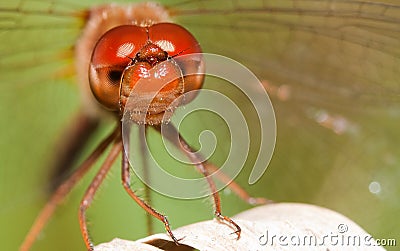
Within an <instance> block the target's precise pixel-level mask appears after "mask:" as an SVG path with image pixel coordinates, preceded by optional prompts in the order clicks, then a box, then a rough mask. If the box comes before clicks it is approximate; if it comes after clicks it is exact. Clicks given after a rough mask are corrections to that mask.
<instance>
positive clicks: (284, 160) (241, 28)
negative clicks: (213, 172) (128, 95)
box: [0, 1, 400, 250]
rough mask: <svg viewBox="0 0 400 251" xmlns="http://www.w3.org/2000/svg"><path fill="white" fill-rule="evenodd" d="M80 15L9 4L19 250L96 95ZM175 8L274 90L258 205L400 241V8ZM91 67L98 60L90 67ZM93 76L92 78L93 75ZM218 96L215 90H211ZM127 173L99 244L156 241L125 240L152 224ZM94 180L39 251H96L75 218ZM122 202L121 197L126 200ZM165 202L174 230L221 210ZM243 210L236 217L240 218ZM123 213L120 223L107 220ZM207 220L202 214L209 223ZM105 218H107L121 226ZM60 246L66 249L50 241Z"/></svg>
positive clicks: (95, 212) (8, 126) (7, 145)
mask: <svg viewBox="0 0 400 251" xmlns="http://www.w3.org/2000/svg"><path fill="white" fill-rule="evenodd" d="M79 4H82V3H73V4H71V3H69V2H67V1H49V2H46V1H43V2H38V1H20V2H16V3H15V2H14V1H9V2H5V3H2V4H1V6H2V8H1V12H0V13H1V14H0V15H1V17H2V18H1V29H2V30H1V34H0V36H1V39H2V41H3V42H2V44H1V45H0V55H1V56H2V57H1V61H0V62H1V70H0V72H1V76H0V81H1V85H2V86H1V94H0V95H2V96H1V99H0V100H1V101H0V102H2V104H1V106H0V107H1V108H0V109H2V110H1V114H2V115H3V116H4V117H5V118H6V119H3V120H2V123H1V124H2V125H3V130H1V131H2V135H1V138H2V141H3V146H2V153H3V154H2V157H1V158H2V163H5V165H3V168H2V171H1V172H3V174H2V175H1V178H0V179H1V182H0V186H1V200H2V202H3V201H4V202H5V203H2V204H3V205H5V206H4V207H3V209H1V211H0V217H1V221H2V222H4V224H3V223H2V224H1V225H7V226H9V228H10V231H8V232H10V233H11V232H12V233H15V236H14V237H8V235H7V234H6V233H3V234H2V235H1V236H2V237H1V238H7V240H4V241H3V243H7V244H8V243H10V244H9V245H10V247H9V248H8V249H11V250H13V249H16V247H17V246H18V245H19V244H20V242H21V240H22V238H23V236H24V234H25V233H26V230H27V229H28V228H29V225H30V224H31V222H32V219H33V218H34V217H35V215H36V213H37V211H38V210H39V208H40V207H41V206H42V205H43V203H44V201H45V197H46V196H45V195H44V194H41V193H40V191H42V189H41V188H43V187H44V185H43V184H45V182H46V179H45V178H41V177H45V176H46V175H47V173H48V172H49V170H47V169H46V168H45V167H46V166H47V165H46V164H47V160H48V159H49V158H51V156H52V154H53V151H52V150H53V146H54V144H55V141H56V137H57V136H58V135H60V133H61V132H62V131H63V129H62V128H65V124H67V122H66V121H68V120H69V119H70V117H71V116H73V114H75V113H76V111H77V110H79V109H80V107H79V104H80V101H79V97H78V95H79V94H78V93H80V94H81V95H86V94H85V93H90V92H86V91H79V90H78V88H76V87H74V85H73V83H76V82H87V75H86V79H84V80H78V81H77V80H76V79H75V77H73V76H75V73H74V74H72V72H73V61H74V60H75V59H74V58H76V57H74V56H73V53H72V49H71V48H72V47H73V46H74V45H75V44H76V40H77V39H78V37H79V35H80V34H81V27H82V26H81V24H82V22H84V18H83V17H84V16H85V15H84V13H87V12H85V10H88V8H89V7H91V6H79ZM161 4H162V5H163V6H166V8H167V10H168V13H169V14H170V17H169V18H170V19H171V20H173V21H174V22H177V23H178V24H180V25H182V26H184V27H185V28H186V29H188V30H189V31H190V32H192V33H193V34H194V36H195V37H196V38H197V40H198V41H199V43H200V44H201V46H202V49H203V51H204V52H213V53H218V54H221V55H225V56H229V57H231V58H233V59H236V60H237V61H239V62H241V63H243V64H245V65H246V66H248V67H249V68H250V69H252V70H253V71H254V72H255V73H256V75H257V76H258V77H259V78H260V79H262V80H263V81H264V83H265V87H266V89H267V90H268V91H269V92H270V94H271V98H272V99H273V103H274V108H275V111H276V114H277V124H278V138H277V147H276V150H275V155H274V158H273V160H272V162H271V164H270V168H269V170H268V172H267V173H266V175H265V176H264V177H263V178H262V179H261V180H260V182H259V183H257V185H256V186H255V187H254V188H252V189H254V192H255V193H257V195H263V196H266V197H269V198H271V199H274V200H277V201H302V202H308V203H315V204H319V205H324V206H327V207H330V208H332V209H335V210H338V211H340V212H342V213H344V214H345V215H347V216H349V217H350V218H352V219H354V220H355V221H356V222H357V223H359V224H360V225H362V226H363V227H364V228H366V230H367V231H369V232H371V233H372V234H374V235H375V236H376V237H377V238H389V237H398V236H399V232H398V230H397V228H398V227H397V226H398V224H399V222H398V220H397V219H393V217H392V216H393V215H396V214H397V213H398V210H399V208H400V205H399V202H398V199H397V197H398V191H399V186H398V182H397V180H398V178H399V175H400V173H399V168H398V163H400V160H399V158H398V156H400V155H399V154H400V153H399V150H398V147H397V145H398V144H397V142H399V136H398V133H397V131H398V124H399V122H400V121H399V101H400V99H399V94H400V87H399V82H398V81H399V80H398V79H399V77H400V73H399V71H400V70H399V67H398V65H400V64H399V63H400V62H399V61H400V52H399V48H400V34H399V29H398V27H399V23H400V20H399V18H398V17H399V16H400V15H399V13H400V11H399V6H398V4H396V3H388V2H386V1H282V2H279V3H278V2H276V3H270V2H266V1H243V2H241V1H226V2H225V3H224V4H222V3H221V2H220V1H199V2H197V1H193V2H190V1H189V2H188V1H175V2H165V3H161ZM163 18H164V17H163ZM38 38H40V39H38ZM93 46H94V45H93ZM89 62H90V55H87V57H86V63H85V64H86V65H89ZM79 69H81V70H83V71H86V72H87V67H84V66H82V67H78V70H79ZM78 75H79V74H78ZM207 85H212V83H210V82H209V81H207V79H206V81H205V86H207ZM80 88H89V86H85V87H80ZM16 100H18V102H16ZM83 100H87V99H86V98H85V99H83ZM85 102H86V101H85ZM93 104H95V105H93ZM85 107H89V108H88V109H89V110H90V111H92V112H93V114H96V113H98V110H97V104H96V103H93V102H92V103H90V104H88V105H85ZM49 115H50V117H51V118H50V119H49ZM210 124H211V125H210ZM191 125H192V127H191V130H188V129H185V128H182V133H183V134H184V135H186V136H187V137H188V138H191V139H189V141H192V142H197V134H196V135H195V132H197V131H202V129H204V128H209V127H212V128H216V127H215V126H213V123H209V125H207V122H205V123H204V120H203V118H202V117H201V116H199V117H198V118H196V116H193V122H192V124H191ZM207 126H209V127H207ZM254 136H255V137H256V136H257V135H254ZM89 148H90V147H89ZM219 153H224V150H220V152H219ZM21 155H23V156H24V158H21ZM217 155H218V154H217ZM221 155H223V154H221ZM250 157H251V156H250ZM248 173H249V171H246V169H245V170H244V172H243V173H242V175H241V176H239V177H238V179H239V182H241V183H242V184H243V183H244V184H246V182H247V178H248ZM114 176H116V178H115V179H111V182H110V183H111V185H109V186H108V187H107V188H106V189H104V191H103V195H102V198H101V199H99V200H97V201H96V203H95V204H94V206H93V208H92V209H91V213H90V214H91V215H92V217H93V230H92V231H93V235H94V237H95V239H96V240H97V241H105V240H109V239H111V238H112V237H115V236H128V238H130V239H134V238H136V237H139V236H143V235H139V234H138V236H136V235H135V236H133V235H134V234H136V233H140V231H139V230H132V229H131V228H128V227H127V228H122V229H121V225H122V224H125V222H126V221H127V219H126V218H127V216H126V215H133V216H132V217H133V219H132V218H131V222H130V223H128V225H132V226H133V225H136V221H142V226H143V224H144V223H143V220H142V218H141V217H142V216H143V214H142V213H141V212H140V210H138V209H137V208H136V207H135V206H134V205H131V204H132V203H131V201H129V199H127V197H125V195H122V194H123V192H122V191H120V188H119V186H118V184H119V179H118V175H114ZM17 181H18V182H19V184H20V185H18V186H16V185H15V184H16V182H17ZM114 181H115V182H114ZM85 182H86V183H85ZM87 182H88V180H86V181H84V182H83V183H85V184H84V185H83V186H82V188H78V190H79V189H80V190H81V191H76V192H75V193H74V194H75V195H73V196H72V197H71V198H70V200H69V201H68V203H67V205H66V206H65V207H64V208H63V209H61V211H62V213H60V215H59V216H57V218H56V219H55V220H54V223H53V225H49V227H48V228H47V229H46V233H45V235H44V237H43V238H44V239H45V240H46V241H43V242H40V243H39V244H38V245H43V246H38V249H39V250H54V249H56V248H59V247H60V246H69V245H71V243H75V242H76V243H77V244H76V245H77V247H76V248H75V249H82V244H81V237H80V233H79V232H76V233H75V230H76V229H77V228H78V224H77V222H76V220H75V219H76V215H72V214H76V213H75V212H76V205H77V204H79V201H78V200H79V199H80V195H81V194H82V192H83V191H82V189H84V188H85V187H86V184H87ZM114 183H115V184H116V185H115V186H114V185H113V184H114ZM32 187H34V188H35V189H32ZM114 187H115V189H114ZM32 190H34V191H33V192H32ZM4 191H7V192H4ZM27 191H28V192H27ZM120 193H121V197H122V199H121V200H119V199H117V197H118V196H116V194H120ZM38 194H39V195H38ZM106 198H111V199H110V200H111V202H110V201H107V202H106V200H107V199H106ZM355 198H356V199H355ZM223 200H224V204H225V205H227V206H226V209H227V210H230V211H228V212H227V213H228V214H233V213H236V212H238V211H240V210H241V209H243V208H245V207H246V205H245V204H243V205H239V206H236V205H237V204H238V202H237V201H236V199H235V197H234V196H233V195H227V196H226V197H224V198H223ZM154 201H159V202H158V203H159V204H160V205H161V204H162V205H163V206H162V208H163V210H166V213H167V214H168V215H169V217H170V219H174V223H175V225H174V226H177V225H182V224H187V223H190V222H193V221H195V220H197V219H202V218H208V205H204V203H202V202H198V203H196V202H187V201H185V202H179V201H178V202H173V203H172V204H175V205H172V204H168V203H171V202H168V200H167V199H164V198H162V197H160V196H156V198H154ZM230 204H233V205H235V206H232V207H231V208H230V209H229V205H230ZM109 205H120V206H118V208H115V207H110V206H109ZM179 208H184V209H185V210H179ZM198 208H202V210H199V209H198ZM168 209H170V211H167V210H168ZM111 211H112V212H113V213H114V214H113V217H112V219H110V218H107V217H108V216H109V215H110V212H111ZM199 211H202V212H200V213H199V214H198V212H199ZM71 212H72V213H71ZM193 212H196V213H193ZM201 213H204V215H201ZM69 215H71V216H69ZM119 215H124V216H123V217H118V216H119ZM134 215H140V217H139V216H138V217H135V216H134ZM182 215H183V216H182ZM179 216H182V217H179ZM94 218H102V219H104V221H106V222H107V228H108V229H104V225H105V224H103V223H99V222H98V221H97V220H94ZM183 218H185V219H183ZM188 219H189V220H188ZM71 224H72V226H71ZM108 230H109V231H108ZM159 230H160V231H162V229H161V228H160V229H159ZM3 231H4V230H3ZM56 233H57V234H56ZM6 236H7V237H6ZM60 236H63V237H62V238H60ZM66 236H68V237H66ZM49 239H53V240H54V243H53V242H47V241H48V240H49ZM60 243H61V244H60ZM42 247H43V248H42ZM73 248H74V247H72V249H73Z"/></svg>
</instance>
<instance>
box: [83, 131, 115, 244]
mask: <svg viewBox="0 0 400 251" xmlns="http://www.w3.org/2000/svg"><path fill="white" fill-rule="evenodd" d="M121 149H122V139H121V137H120V136H118V137H117V139H116V140H115V141H114V144H113V146H112V148H111V150H110V152H109V153H108V155H107V157H106V159H105V161H104V162H103V164H102V166H101V167H100V170H99V171H98V172H97V174H96V176H95V177H94V179H93V181H92V183H91V184H90V186H89V187H88V189H87V190H86V193H85V195H84V197H83V199H82V201H81V204H80V207H79V225H80V228H81V232H82V236H83V240H84V241H85V245H86V248H87V249H88V250H89V251H93V250H94V246H93V243H92V242H91V240H90V237H89V232H88V228H87V224H86V210H87V209H88V208H89V206H90V204H91V203H92V201H93V198H94V195H95V194H96V191H97V190H98V188H99V187H100V185H101V183H102V182H103V180H104V178H105V177H106V175H107V173H108V171H109V170H110V168H111V166H112V164H113V163H114V161H115V159H116V158H117V157H118V155H119V153H120V152H121Z"/></svg>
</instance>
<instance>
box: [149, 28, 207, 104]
mask: <svg viewBox="0 0 400 251" xmlns="http://www.w3.org/2000/svg"><path fill="white" fill-rule="evenodd" d="M149 38H150V40H151V41H152V42H153V43H154V44H156V45H158V46H160V47H161V48H162V49H163V50H164V51H166V52H167V53H168V55H169V56H176V55H179V56H183V55H185V54H192V53H201V52H202V51H201V47H200V45H199V43H198V42H197V40H196V38H195V37H194V36H193V35H192V34H191V33H190V32H189V31H187V30H186V29H185V28H183V27H182V26H180V25H177V24H173V23H158V24H155V25H153V26H151V27H150V28H149ZM179 56H178V57H177V58H176V62H177V63H178V64H179V65H180V68H181V70H182V72H183V75H186V74H185V73H188V72H191V73H193V72H197V73H199V74H196V75H186V76H185V87H184V91H185V93H187V92H190V91H192V90H198V89H200V88H201V87H202V85H203V81H204V75H202V74H200V73H203V72H204V62H203V61H197V62H196V61H191V62H188V61H186V62H181V61H180V60H179ZM195 97H196V95H195V94H187V95H186V98H185V103H188V102H190V101H191V100H192V99H193V98H195Z"/></svg>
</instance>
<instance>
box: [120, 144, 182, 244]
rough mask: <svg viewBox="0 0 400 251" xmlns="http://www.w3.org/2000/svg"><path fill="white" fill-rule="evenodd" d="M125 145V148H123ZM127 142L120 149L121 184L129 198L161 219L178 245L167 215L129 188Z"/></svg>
mask: <svg viewBox="0 0 400 251" xmlns="http://www.w3.org/2000/svg"><path fill="white" fill-rule="evenodd" d="M125 147H126V148H125ZM128 147H129V142H125V144H124V145H123V151H122V185H123V186H124V189H125V190H126V192H127V193H128V194H129V196H131V198H132V199H133V200H134V201H135V202H136V203H137V204H138V205H139V206H140V207H142V208H143V209H144V210H146V212H147V213H149V214H150V215H152V216H154V217H155V218H157V219H158V220H160V221H162V222H163V223H164V226H165V230H166V231H167V232H168V234H169V236H170V237H171V239H172V240H173V241H174V242H175V244H176V245H179V242H178V239H176V237H175V236H174V234H173V233H172V231H171V227H170V225H169V222H168V219H167V216H165V215H162V214H160V213H159V212H157V211H156V210H155V209H154V208H152V207H151V206H150V205H149V204H147V203H146V202H145V201H144V200H142V199H141V198H139V197H138V196H137V195H136V194H135V192H134V191H133V190H132V189H131V184H130V180H131V178H130V172H129V160H128V156H127V155H126V153H128V152H129V149H128Z"/></svg>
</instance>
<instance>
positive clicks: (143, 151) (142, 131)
mask: <svg viewBox="0 0 400 251" xmlns="http://www.w3.org/2000/svg"><path fill="white" fill-rule="evenodd" d="M146 136H147V127H146V125H139V142H140V155H141V156H142V160H143V162H142V164H143V179H144V183H145V184H144V197H145V199H146V201H147V204H149V205H150V204H151V193H150V188H149V185H148V184H149V182H150V173H149V171H150V170H149V165H148V164H149V163H148V152H147V144H146ZM126 154H127V153H126ZM146 225H147V234H148V235H152V234H153V217H151V215H150V214H147V213H146Z"/></svg>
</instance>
